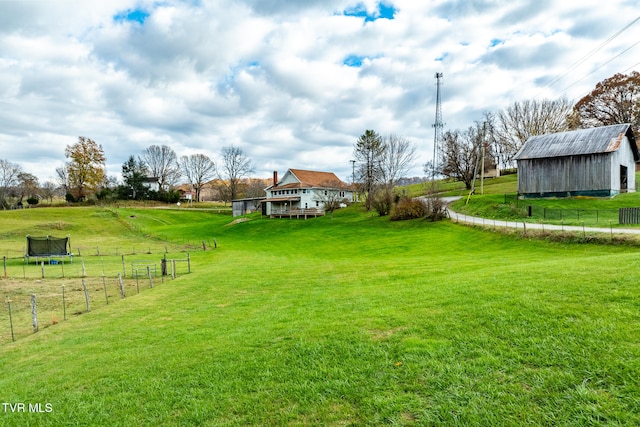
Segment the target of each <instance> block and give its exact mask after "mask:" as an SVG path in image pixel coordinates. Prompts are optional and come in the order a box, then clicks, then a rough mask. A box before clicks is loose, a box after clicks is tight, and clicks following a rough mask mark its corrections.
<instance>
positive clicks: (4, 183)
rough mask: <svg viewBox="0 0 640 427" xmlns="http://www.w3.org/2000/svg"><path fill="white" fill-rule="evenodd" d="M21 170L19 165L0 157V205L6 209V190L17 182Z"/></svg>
mask: <svg viewBox="0 0 640 427" xmlns="http://www.w3.org/2000/svg"><path fill="white" fill-rule="evenodd" d="M21 172H22V168H21V167H20V166H19V165H16V164H14V163H11V162H10V161H8V160H4V159H0V206H2V208H3V209H6V207H7V203H6V198H7V192H8V190H9V188H10V187H13V186H14V185H16V184H17V183H18V175H19V174H20V173H21Z"/></svg>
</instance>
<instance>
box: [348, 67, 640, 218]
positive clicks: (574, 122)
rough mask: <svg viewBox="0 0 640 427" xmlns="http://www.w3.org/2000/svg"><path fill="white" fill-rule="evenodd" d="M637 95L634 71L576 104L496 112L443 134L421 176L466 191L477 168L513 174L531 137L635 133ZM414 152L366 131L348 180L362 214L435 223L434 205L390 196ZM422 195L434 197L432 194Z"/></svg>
mask: <svg viewBox="0 0 640 427" xmlns="http://www.w3.org/2000/svg"><path fill="white" fill-rule="evenodd" d="M639 93H640V73H638V72H635V71H634V72H632V73H631V74H629V75H625V74H615V75H614V76H612V77H610V78H608V79H605V80H604V81H602V82H600V83H598V84H597V85H596V87H595V89H594V90H592V91H591V92H590V93H589V94H587V95H586V96H584V97H583V98H581V99H580V100H579V101H578V102H576V103H572V102H570V101H569V100H568V99H567V98H564V97H563V98H559V99H555V100H548V99H544V100H535V99H533V100H525V101H517V102H514V103H513V104H512V105H510V106H508V107H506V108H505V109H503V110H501V111H498V112H486V113H484V116H483V119H482V120H481V121H477V122H475V123H474V124H473V125H471V126H469V127H468V128H467V129H464V130H459V129H456V130H448V131H446V132H445V133H444V134H443V136H442V141H440V146H439V147H438V155H437V157H436V158H435V159H433V161H431V162H428V163H426V164H425V165H424V167H423V170H424V172H425V173H426V175H427V176H428V177H432V178H435V177H438V178H440V177H444V178H447V179H454V180H456V181H462V182H464V184H465V186H466V188H467V189H469V190H470V189H471V188H472V183H473V180H474V178H475V177H476V176H478V175H479V174H480V170H481V169H482V168H484V170H487V169H489V168H492V169H495V170H501V171H502V173H505V172H506V173H509V172H512V171H515V162H514V160H513V159H514V156H515V155H516V154H517V153H518V151H519V150H520V148H522V145H523V144H524V143H525V142H526V141H527V139H529V138H530V137H532V136H535V135H544V134H549V133H556V132H563V131H568V130H575V129H580V128H588V127H597V126H607V125H613V124H621V123H630V124H631V125H632V127H633V128H634V129H638V128H639V126H640V98H639V97H638V94H639ZM415 152H416V149H415V146H413V145H412V144H411V143H409V142H408V141H407V140H406V139H404V138H402V137H399V136H397V135H389V136H387V137H382V136H380V135H379V134H378V133H376V132H375V131H373V130H367V131H365V133H364V134H363V135H361V136H360V137H359V138H358V140H357V141H356V143H355V144H354V150H353V154H354V157H355V159H356V160H355V162H356V163H354V177H353V180H354V184H356V185H357V186H358V189H359V192H360V194H362V195H363V197H364V199H365V207H366V209H367V210H371V209H374V210H376V211H377V212H378V213H379V214H380V215H387V214H389V213H390V212H391V211H392V208H393V207H394V205H398V206H403V207H406V208H407V209H408V210H411V211H413V212H410V213H409V214H408V216H409V217H419V216H425V215H427V216H428V215H430V214H431V215H432V216H434V217H437V215H438V212H437V211H438V209H440V206H438V205H437V204H434V205H433V206H428V205H427V206H421V205H420V204H419V203H413V202H409V201H407V200H405V201H404V205H403V204H402V203H401V202H402V200H401V199H402V197H401V196H400V195H398V194H394V192H393V189H394V187H395V185H396V184H397V182H398V180H399V178H400V177H401V176H402V175H403V174H405V173H406V172H407V171H408V169H409V168H411V166H413V162H414V160H415V159H414V158H415ZM356 164H357V168H356ZM433 181H434V182H435V180H433ZM428 191H430V192H437V188H435V187H433V186H432V187H431V188H430V189H428ZM405 199H406V198H405Z"/></svg>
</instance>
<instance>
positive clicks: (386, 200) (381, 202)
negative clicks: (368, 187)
mask: <svg viewBox="0 0 640 427" xmlns="http://www.w3.org/2000/svg"><path fill="white" fill-rule="evenodd" d="M372 206H373V208H374V209H375V210H376V212H378V215H380V216H385V215H389V212H391V208H392V207H393V192H392V191H391V190H390V189H386V188H385V189H382V190H380V191H377V192H376V193H375V194H374V196H373V201H372Z"/></svg>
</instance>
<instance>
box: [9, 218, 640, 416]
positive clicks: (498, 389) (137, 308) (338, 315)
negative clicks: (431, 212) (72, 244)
mask: <svg viewBox="0 0 640 427" xmlns="http://www.w3.org/2000/svg"><path fill="white" fill-rule="evenodd" d="M61 210H62V211H64V212H67V214H66V215H65V217H64V218H65V219H64V221H65V222H66V223H68V224H69V226H68V228H69V229H70V230H74V231H75V233H76V234H77V235H73V234H72V239H73V240H74V241H76V242H78V241H83V240H86V241H89V240H91V239H95V238H97V237H96V236H95V233H92V232H91V231H90V228H89V227H87V224H89V223H90V222H91V221H93V220H99V221H101V224H102V225H101V226H100V233H102V234H104V237H103V238H104V241H109V242H111V239H113V238H116V237H117V236H118V235H122V236H123V237H122V238H123V239H125V240H127V244H130V240H131V239H134V238H136V239H137V240H138V241H140V244H143V245H144V242H145V241H147V240H149V241H154V242H160V240H161V239H160V236H161V238H162V239H166V240H170V241H172V242H178V241H180V239H186V240H188V239H192V240H193V241H199V240H201V239H202V240H207V241H211V240H213V239H215V240H216V242H217V244H218V248H217V249H215V250H214V249H209V250H207V251H202V250H199V251H196V250H194V251H192V252H191V253H190V255H191V259H192V265H193V272H192V273H191V274H188V275H182V276H180V277H178V278H177V279H175V280H171V281H167V282H165V283H163V284H161V285H158V286H156V287H154V288H153V289H147V290H145V291H144V292H142V293H140V294H139V295H134V296H131V297H128V298H126V299H123V300H117V301H116V302H114V303H112V304H110V305H108V306H103V307H100V308H99V309H95V310H93V311H92V312H90V313H84V314H82V315H79V316H74V317H72V318H70V319H69V320H67V321H64V322H60V323H58V324H56V325H52V326H50V327H47V328H45V329H43V330H41V331H40V332H38V333H36V334H31V335H28V336H26V337H21V338H20V339H18V340H17V341H16V342H15V343H6V344H3V345H2V346H1V347H0V372H2V375H0V401H2V402H4V404H3V406H0V424H1V425H15V426H22V425H51V426H63V425H95V426H106V425H109V426H113V425H115V426H132V425H182V426H189V425H205V426H206V425H209V426H220V425H224V426H226V425H228V426H244V425H266V426H272V425H273V426H297V425H310V426H316V425H340V426H343V425H353V426H361V425H478V426H489V425H513V426H520V425H554V426H557V425H576V426H582V425H638V424H640V291H639V290H638V284H639V283H640V268H639V267H638V264H637V263H638V260H639V259H640V248H638V247H635V246H631V245H628V246H613V245H609V246H607V245H605V246H597V245H591V244H561V243H550V242H545V241H539V240H528V239H526V238H521V237H518V236H514V235H501V234H498V233H493V232H491V231H481V230H477V229H473V228H468V227H465V226H462V225H458V224H453V223H450V222H448V221H444V222H440V223H430V222H425V221H421V220H417V221H410V222H390V221H389V220H388V218H378V217H376V216H375V215H372V214H370V213H364V212H363V211H362V210H360V208H358V207H356V208H349V209H345V210H342V211H339V212H337V213H336V214H335V216H334V219H333V220H330V219H329V218H328V217H327V218H317V219H313V220H307V221H304V220H299V221H296V220H268V219H261V218H260V217H259V216H253V217H251V219H250V220H249V221H246V222H239V223H232V218H231V217H229V216H224V215H217V214H213V213H208V212H198V211H184V210H183V211H178V210H152V209H148V210H133V209H111V210H102V209H98V208H96V209H95V210H91V209H88V210H72V209H68V210H66V211H65V210H64V209H61ZM34 211H36V210H34ZM48 212H49V213H48ZM58 212H59V211H57V210H55V209H54V210H47V209H40V210H37V213H38V214H41V215H42V220H41V221H42V222H43V223H45V222H48V223H51V221H50V220H48V219H47V218H50V217H51V215H53V214H54V213H55V215H58V214H59V213H58ZM116 213H117V215H116ZM19 215H21V213H20V212H0V220H1V221H2V223H3V224H11V223H12V221H13V223H17V222H15V221H16V218H19ZM30 215H35V214H33V213H31V214H30ZM91 215H93V217H91ZM87 216H89V218H93V219H89V220H88V219H86V218H87ZM96 218H98V219H96ZM34 221H35V222H36V225H37V219H34ZM54 222H55V221H54ZM109 224H111V226H109ZM36 225H34V226H36ZM4 228H5V226H3V225H0V232H2V233H5V234H4V235H6V236H8V235H9V234H10V233H9V231H7V230H5V229H4ZM123 230H126V233H125V232H124V231H123ZM130 233H133V235H134V236H133V237H132V236H131V235H130ZM52 234H55V233H52ZM136 236H137V237H136ZM110 244H112V243H110ZM98 262H100V261H99V257H87V258H86V263H87V264H88V266H89V267H90V266H91V264H92V263H94V264H95V263H98ZM116 264H117V263H114V265H116ZM107 265H110V264H109V263H107ZM8 280H10V279H2V280H0V285H2V284H3V283H7V281H8ZM0 328H4V329H0V330H2V331H3V333H5V331H6V325H0ZM18 403H24V404H25V405H27V406H26V408H27V409H29V408H28V405H29V404H32V407H33V405H34V404H36V403H39V404H40V405H41V409H42V411H41V412H36V413H33V412H32V413H29V411H26V412H20V411H15V412H12V408H15V407H16V406H13V405H16V404H18ZM7 404H11V406H8V405H7Z"/></svg>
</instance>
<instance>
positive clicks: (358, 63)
mask: <svg viewBox="0 0 640 427" xmlns="http://www.w3.org/2000/svg"><path fill="white" fill-rule="evenodd" d="M380 57H381V55H376V56H367V55H354V54H352V55H349V56H347V57H346V58H345V59H344V61H342V63H343V64H344V65H346V66H348V67H362V64H363V63H364V61H365V60H367V59H375V58H380Z"/></svg>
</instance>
